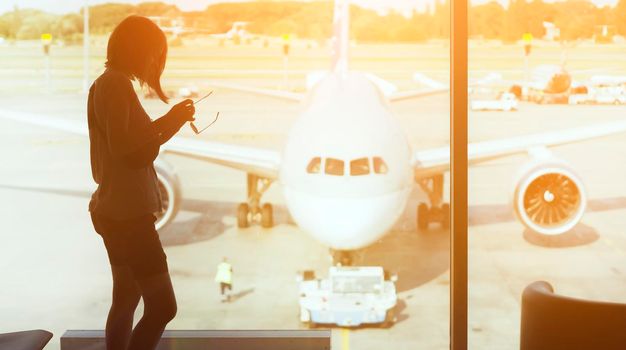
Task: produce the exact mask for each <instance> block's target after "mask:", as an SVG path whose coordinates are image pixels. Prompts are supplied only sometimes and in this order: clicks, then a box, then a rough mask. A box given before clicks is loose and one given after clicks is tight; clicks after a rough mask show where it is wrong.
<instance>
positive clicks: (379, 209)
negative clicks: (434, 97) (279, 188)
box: [285, 189, 409, 250]
mask: <svg viewBox="0 0 626 350" xmlns="http://www.w3.org/2000/svg"><path fill="white" fill-rule="evenodd" d="M408 194H409V190H408V189H405V190H400V191H396V192H391V193H387V194H380V195H375V196H363V197H351V198H335V197H323V196H319V195H315V194H311V193H307V192H304V191H297V190H294V189H285V198H286V201H287V206H288V208H289V211H290V212H291V215H292V216H293V218H294V220H295V221H296V223H297V224H298V226H299V227H301V228H302V229H304V230H305V231H307V232H308V233H309V234H311V235H312V236H313V237H314V238H315V239H317V240H319V241H320V242H322V243H324V244H326V245H328V246H329V247H331V248H333V249H336V250H354V249H359V248H363V247H366V246H368V245H370V244H372V243H374V242H375V241H377V240H378V239H379V238H381V237H382V236H383V235H384V234H385V233H387V231H388V230H389V229H390V228H391V227H392V225H393V224H394V223H395V222H396V220H397V219H398V217H399V216H400V215H401V214H402V212H403V210H404V207H405V205H406V200H407V198H408Z"/></svg>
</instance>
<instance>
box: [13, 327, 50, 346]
mask: <svg viewBox="0 0 626 350" xmlns="http://www.w3.org/2000/svg"><path fill="white" fill-rule="evenodd" d="M51 338H52V333H50V332H48V331H44V330H41V329H36V330H33V331H23V332H13V333H2V334H0V350H5V349H6V350H41V349H43V347H44V346H46V344H48V342H49V341H50V339H51Z"/></svg>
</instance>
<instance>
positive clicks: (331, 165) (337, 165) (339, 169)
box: [325, 158, 344, 176]
mask: <svg viewBox="0 0 626 350" xmlns="http://www.w3.org/2000/svg"><path fill="white" fill-rule="evenodd" d="M325 164H326V168H325V172H326V174H328V175H336V176H343V168H344V162H343V160H341V159H335V158H326V163H325Z"/></svg>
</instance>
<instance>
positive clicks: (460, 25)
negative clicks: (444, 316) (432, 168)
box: [450, 0, 468, 350]
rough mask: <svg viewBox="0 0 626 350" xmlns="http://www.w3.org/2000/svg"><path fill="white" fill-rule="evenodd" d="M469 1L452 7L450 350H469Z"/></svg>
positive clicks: (455, 2)
mask: <svg viewBox="0 0 626 350" xmlns="http://www.w3.org/2000/svg"><path fill="white" fill-rule="evenodd" d="M467 10H468V1H467V0H452V1H451V4H450V41H451V43H450V203H451V206H450V349H451V350H467V325H468V322H467V319H468V276H467V275H468V271H467V270H468V268H467V266H468V246H467V223H468V221H467V220H468V216H467V213H468V209H467V204H468V202H467V194H468V182H467V179H468V178H467V172H468V159H467V158H468V157H467V148H468V147H467V144H468V128H467V126H468V124H467V119H468V118H467V112H468V111H467V106H468V98H467V97H468V96H467V94H468V91H467V89H468V84H467V76H468V71H467V69H468V63H467V61H468V59H467V58H468V56H467V53H468V42H467V40H468V31H467V23H468V16H467Z"/></svg>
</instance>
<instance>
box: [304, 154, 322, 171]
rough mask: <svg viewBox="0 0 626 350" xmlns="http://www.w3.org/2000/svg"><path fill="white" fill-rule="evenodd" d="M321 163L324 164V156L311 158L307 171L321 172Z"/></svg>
mask: <svg viewBox="0 0 626 350" xmlns="http://www.w3.org/2000/svg"><path fill="white" fill-rule="evenodd" d="M321 164H322V158H320V157H315V158H313V159H311V161H310V162H309V165H307V167H306V171H307V173H309V174H317V173H319V172H320V168H321Z"/></svg>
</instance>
